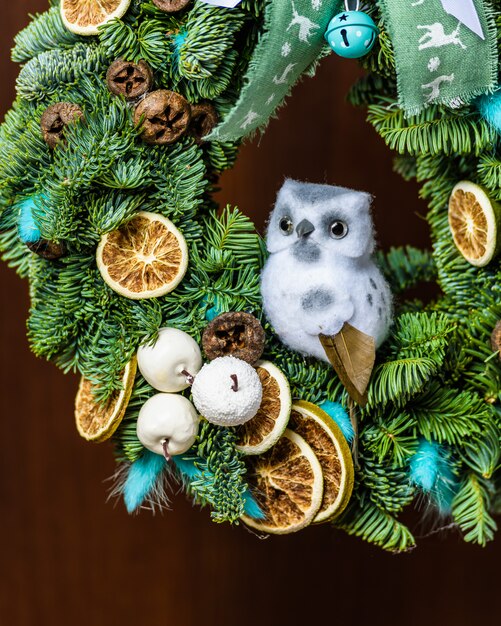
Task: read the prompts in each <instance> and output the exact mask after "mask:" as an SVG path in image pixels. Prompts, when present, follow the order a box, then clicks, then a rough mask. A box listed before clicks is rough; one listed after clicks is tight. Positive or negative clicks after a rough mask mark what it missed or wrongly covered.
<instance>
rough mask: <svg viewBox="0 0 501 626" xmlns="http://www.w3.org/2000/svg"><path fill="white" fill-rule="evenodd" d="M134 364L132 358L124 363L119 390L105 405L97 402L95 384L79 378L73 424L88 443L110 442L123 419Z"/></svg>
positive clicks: (134, 373)
mask: <svg viewBox="0 0 501 626" xmlns="http://www.w3.org/2000/svg"><path fill="white" fill-rule="evenodd" d="M136 368H137V361H136V357H134V358H133V359H132V360H131V361H129V363H128V364H127V366H126V368H125V370H124V373H123V376H122V388H121V389H120V390H117V391H115V392H114V393H113V394H112V395H111V397H110V398H109V400H108V401H107V402H106V403H105V404H99V403H98V402H97V401H96V398H95V395H94V390H95V385H94V384H93V383H92V382H91V381H90V380H88V379H87V378H84V377H82V380H81V381H80V386H79V387H78V393H77V397H76V398H75V421H76V424H77V429H78V432H79V433H80V435H81V436H82V437H83V438H84V439H87V441H94V442H96V443H100V442H101V441H106V439H109V438H110V437H111V436H112V435H113V433H114V432H115V431H116V429H117V428H118V426H119V425H120V422H121V421H122V419H123V416H124V414H125V410H126V409H127V405H128V404H129V400H130V396H131V393H132V387H133V386H134V378H135V376H136Z"/></svg>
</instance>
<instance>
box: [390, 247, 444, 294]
mask: <svg viewBox="0 0 501 626" xmlns="http://www.w3.org/2000/svg"><path fill="white" fill-rule="evenodd" d="M378 264H379V266H380V268H381V270H382V271H383V273H384V275H385V277H386V279H387V280H388V281H389V282H390V285H391V289H392V292H393V293H394V294H398V293H401V292H403V291H405V290H406V289H410V288H411V287H414V286H415V285H416V284H418V283H420V282H431V281H433V280H435V278H436V270H435V263H434V261H433V256H432V254H431V252H428V251H426V250H419V249H418V248H413V247H412V246H405V247H401V248H390V250H389V252H387V253H386V254H384V253H380V254H379V255H378Z"/></svg>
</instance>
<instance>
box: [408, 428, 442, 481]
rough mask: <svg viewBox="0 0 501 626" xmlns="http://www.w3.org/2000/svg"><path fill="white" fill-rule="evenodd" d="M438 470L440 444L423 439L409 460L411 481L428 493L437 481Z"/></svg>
mask: <svg viewBox="0 0 501 626" xmlns="http://www.w3.org/2000/svg"><path fill="white" fill-rule="evenodd" d="M439 470H440V446H439V445H438V444H437V443H434V442H432V441H427V440H426V439H423V440H422V441H421V442H420V444H419V446H418V449H417V450H416V453H415V454H414V456H413V457H412V458H411V460H410V474H411V481H412V482H413V483H414V484H415V485H417V486H418V487H420V488H421V489H422V490H423V491H424V492H425V493H429V492H430V491H431V490H432V489H433V487H434V486H435V483H436V482H437V477H438V472H439Z"/></svg>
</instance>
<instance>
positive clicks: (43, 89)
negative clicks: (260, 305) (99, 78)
mask: <svg viewBox="0 0 501 626" xmlns="http://www.w3.org/2000/svg"><path fill="white" fill-rule="evenodd" d="M105 61H106V56H105V54H104V51H103V49H102V48H99V47H96V46H95V45H89V44H83V43H78V44H76V45H75V46H73V48H70V49H68V50H59V49H56V50H48V51H47V52H42V53H41V54H39V55H38V56H37V57H35V58H34V59H32V60H31V61H28V63H26V65H25V66H24V67H23V68H22V70H21V71H20V72H19V76H18V77H17V82H16V85H17V93H18V94H19V96H21V97H22V98H24V99H25V100H33V101H41V100H45V101H46V100H47V99H48V98H50V97H51V96H53V95H56V94H57V95H58V96H59V97H60V94H61V88H62V87H64V85H71V84H73V83H75V82H77V81H78V80H79V79H80V77H81V76H83V75H84V74H92V73H93V72H98V71H99V69H100V68H101V67H102V65H103V64H104V63H105Z"/></svg>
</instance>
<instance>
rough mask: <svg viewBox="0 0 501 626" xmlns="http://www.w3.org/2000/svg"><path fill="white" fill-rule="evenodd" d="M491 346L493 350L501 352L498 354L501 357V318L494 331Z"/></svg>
mask: <svg viewBox="0 0 501 626" xmlns="http://www.w3.org/2000/svg"><path fill="white" fill-rule="evenodd" d="M491 348H492V351H493V352H499V355H498V356H499V358H500V359H501V320H499V322H497V324H496V325H495V326H494V330H493V331H492V334H491Z"/></svg>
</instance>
